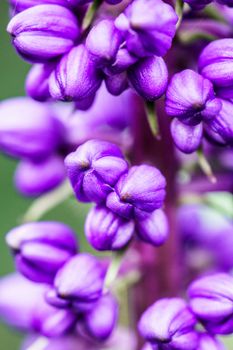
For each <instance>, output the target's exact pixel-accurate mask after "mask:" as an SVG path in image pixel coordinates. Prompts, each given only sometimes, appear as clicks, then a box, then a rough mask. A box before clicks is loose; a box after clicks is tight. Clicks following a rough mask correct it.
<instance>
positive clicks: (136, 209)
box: [106, 165, 166, 219]
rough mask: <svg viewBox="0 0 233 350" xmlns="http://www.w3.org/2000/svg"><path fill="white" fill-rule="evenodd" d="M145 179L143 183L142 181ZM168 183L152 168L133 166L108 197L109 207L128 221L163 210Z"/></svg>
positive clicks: (148, 166)
mask: <svg viewBox="0 0 233 350" xmlns="http://www.w3.org/2000/svg"><path fill="white" fill-rule="evenodd" d="M142 179H143V181H142ZM165 186H166V181H165V178H164V176H163V175H162V174H161V172H160V171H159V170H158V169H156V168H154V167H152V166H150V165H140V166H133V167H132V168H131V169H130V170H129V172H128V173H127V174H125V175H123V176H122V177H121V178H120V180H119V181H118V183H117V184H116V186H115V192H112V193H110V194H109V195H108V197H107V202H106V203H107V207H108V208H109V209H111V210H112V211H113V212H115V213H116V214H118V215H120V216H122V217H125V218H127V219H131V218H133V217H134V216H135V215H136V216H137V215H138V214H141V211H144V212H152V211H154V210H155V209H158V208H161V206H162V205H163V201H164V198H165Z"/></svg>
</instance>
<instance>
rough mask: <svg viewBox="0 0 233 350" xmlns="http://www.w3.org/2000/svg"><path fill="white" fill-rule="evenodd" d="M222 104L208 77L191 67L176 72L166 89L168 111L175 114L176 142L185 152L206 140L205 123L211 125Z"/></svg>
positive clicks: (173, 131) (193, 149) (172, 114)
mask: <svg viewBox="0 0 233 350" xmlns="http://www.w3.org/2000/svg"><path fill="white" fill-rule="evenodd" d="M221 107H222V103H221V101H220V100H219V99H217V98H215V94H214V89H213V85H212V83H211V82H210V81H209V80H208V79H205V78H203V77H202V76H201V75H199V74H197V73H196V72H194V71H192V70H190V69H186V70H184V71H182V72H180V73H177V74H175V75H174V76H173V78H172V80H171V82H170V84H169V85H168V89H167V92H166V112H167V114H168V115H170V116H172V117H174V118H175V119H174V120H173V121H172V124H171V133H172V137H173V139H174V142H175V144H176V146H177V147H178V148H179V149H180V150H181V151H183V152H185V153H191V152H193V151H195V150H196V149H197V148H198V147H199V146H200V144H201V141H202V137H203V127H204V125H203V123H204V124H207V126H208V127H209V126H211V124H212V123H213V120H214V118H216V115H218V113H219V112H220V110H221Z"/></svg>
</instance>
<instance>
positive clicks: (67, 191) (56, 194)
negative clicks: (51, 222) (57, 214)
mask: <svg viewBox="0 0 233 350" xmlns="http://www.w3.org/2000/svg"><path fill="white" fill-rule="evenodd" d="M72 193H73V191H72V188H71V185H70V183H69V182H68V181H64V182H63V183H62V184H61V185H60V186H59V187H58V188H56V189H55V190H53V191H51V192H49V193H46V194H45V195H43V196H41V197H39V198H38V199H36V200H35V201H34V202H33V203H32V205H31V206H30V207H29V209H28V210H27V212H26V213H25V215H24V216H23V218H22V222H24V223H26V222H31V221H38V220H40V218H41V217H43V216H44V215H45V214H46V213H47V212H48V211H50V210H52V209H53V208H55V207H57V206H58V205H59V204H61V203H63V202H64V201H65V200H66V199H67V198H69V197H70V196H71V195H72Z"/></svg>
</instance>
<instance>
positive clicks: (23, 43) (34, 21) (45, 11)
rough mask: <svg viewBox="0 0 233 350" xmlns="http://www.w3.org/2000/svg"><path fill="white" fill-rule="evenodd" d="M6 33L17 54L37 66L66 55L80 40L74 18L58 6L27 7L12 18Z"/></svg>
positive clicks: (66, 10) (69, 12) (70, 13)
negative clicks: (36, 63)
mask: <svg viewBox="0 0 233 350" xmlns="http://www.w3.org/2000/svg"><path fill="white" fill-rule="evenodd" d="M42 18H43V21H41V19H42ZM7 31H8V32H9V33H10V34H11V35H12V38H13V44H14V46H15V48H16V50H17V51H18V52H19V53H20V55H21V56H22V57H24V58H25V59H26V60H29V61H32V62H38V63H40V62H46V61H49V60H51V59H54V58H56V57H58V56H60V55H62V54H64V53H66V52H67V51H69V50H70V49H71V48H72V47H73V46H74V43H75V41H76V40H77V39H78V37H79V26H78V22H77V19H76V17H75V16H74V14H73V13H72V12H71V11H70V10H68V9H67V8H65V7H63V6H59V5H38V6H34V7H31V8H28V9H27V10H25V11H23V12H20V13H19V14H17V15H16V16H14V17H13V18H12V19H11V21H10V23H9V24H8V27H7Z"/></svg>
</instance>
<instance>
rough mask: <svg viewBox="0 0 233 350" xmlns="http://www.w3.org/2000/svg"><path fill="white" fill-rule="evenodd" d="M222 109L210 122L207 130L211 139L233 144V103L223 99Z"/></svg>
mask: <svg viewBox="0 0 233 350" xmlns="http://www.w3.org/2000/svg"><path fill="white" fill-rule="evenodd" d="M221 102H222V109H221V111H220V113H219V114H217V115H216V116H215V118H214V119H213V120H212V121H211V123H208V125H207V127H206V132H207V134H208V135H209V137H210V139H213V140H214V141H216V142H217V143H220V144H225V145H231V146H232V145H233V118H232V114H233V103H231V102H230V101H226V100H221Z"/></svg>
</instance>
